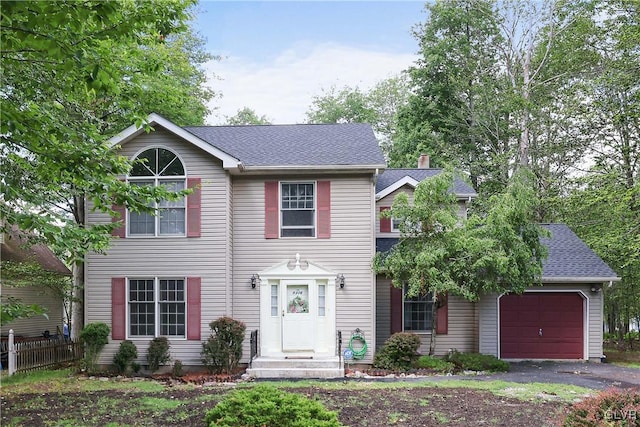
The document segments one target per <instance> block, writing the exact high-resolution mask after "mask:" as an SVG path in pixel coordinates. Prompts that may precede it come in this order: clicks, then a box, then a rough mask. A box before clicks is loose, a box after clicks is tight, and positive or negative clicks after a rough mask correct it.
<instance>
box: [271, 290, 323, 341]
mask: <svg viewBox="0 0 640 427" xmlns="http://www.w3.org/2000/svg"><path fill="white" fill-rule="evenodd" d="M280 287H281V292H282V294H281V298H282V299H281V301H282V303H283V304H282V351H312V350H313V349H314V343H315V338H316V331H315V322H314V318H316V317H317V313H318V307H317V305H318V304H317V299H318V298H317V286H316V285H315V281H309V280H283V281H282V282H281V286H280Z"/></svg>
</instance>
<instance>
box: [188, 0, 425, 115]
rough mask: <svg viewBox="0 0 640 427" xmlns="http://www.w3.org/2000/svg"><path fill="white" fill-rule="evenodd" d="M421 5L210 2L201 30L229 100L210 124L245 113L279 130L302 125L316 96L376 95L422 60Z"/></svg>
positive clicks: (216, 81)
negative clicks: (417, 32)
mask: <svg viewBox="0 0 640 427" xmlns="http://www.w3.org/2000/svg"><path fill="white" fill-rule="evenodd" d="M423 9H424V2H418V1H398V2H381V1H348V2H347V1H329V2H324V1H304V2H294V1H266V2H254V1H203V0H201V2H200V4H199V6H198V10H199V12H198V15H197V20H196V26H195V27H196V29H197V30H198V31H199V32H200V33H201V34H202V35H203V36H205V38H206V39H207V50H208V51H209V52H211V53H212V54H215V55H220V56H222V57H223V59H222V61H220V62H212V63H210V64H208V66H207V71H208V73H209V74H210V76H211V77H213V75H215V78H211V79H210V84H211V86H212V87H213V88H214V89H215V90H217V91H219V92H221V94H222V97H221V98H218V99H216V100H215V101H214V102H213V104H212V106H213V107H216V108H217V110H216V112H215V114H214V115H212V116H211V117H210V118H209V119H208V122H209V123H210V124H219V123H222V122H223V121H224V117H225V116H230V115H233V114H235V112H236V111H237V110H238V109H240V108H242V107H245V106H247V107H250V108H253V109H254V110H255V111H256V112H257V113H258V114H260V115H266V116H267V117H269V118H270V119H271V120H272V121H273V122H274V123H300V122H303V121H304V118H305V116H304V113H305V112H306V110H307V109H308V107H309V105H310V104H311V100H312V98H313V96H315V95H319V94H321V91H322V89H328V88H329V87H331V86H332V85H335V86H337V87H342V86H345V85H350V86H356V85H357V86H359V87H361V88H363V89H367V88H370V87H371V86H373V85H374V84H375V83H376V82H377V81H379V80H381V79H384V78H387V77H390V76H392V75H395V74H397V73H399V72H400V71H401V70H403V69H406V68H407V67H408V66H409V65H411V64H412V63H413V61H414V60H415V59H416V56H415V54H416V52H417V50H418V44H417V41H416V40H415V38H414V37H413V36H412V35H411V28H412V26H413V25H415V24H417V23H419V22H423V21H424V19H425V17H426V15H425V13H424V12H423Z"/></svg>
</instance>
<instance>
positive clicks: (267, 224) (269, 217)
mask: <svg viewBox="0 0 640 427" xmlns="http://www.w3.org/2000/svg"><path fill="white" fill-rule="evenodd" d="M278 214H279V212H278V181H266V182H265V183H264V237H265V239H277V238H278V237H280V233H279V225H280V224H279V223H280V221H279V220H278V217H279V215H278Z"/></svg>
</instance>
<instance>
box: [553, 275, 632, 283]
mask: <svg viewBox="0 0 640 427" xmlns="http://www.w3.org/2000/svg"><path fill="white" fill-rule="evenodd" d="M620 280H622V279H621V278H620V277H579V276H577V277H574V276H571V277H562V276H558V277H553V276H549V277H542V279H541V282H542V283H605V282H608V283H611V284H612V283H613V282H619V281H620Z"/></svg>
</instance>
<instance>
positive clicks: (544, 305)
mask: <svg viewBox="0 0 640 427" xmlns="http://www.w3.org/2000/svg"><path fill="white" fill-rule="evenodd" d="M584 305H585V304H584V299H583V296H582V294H580V293H578V292H527V293H524V294H522V295H503V296H502V297H500V300H499V308H500V357H501V358H503V359H583V358H584Z"/></svg>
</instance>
